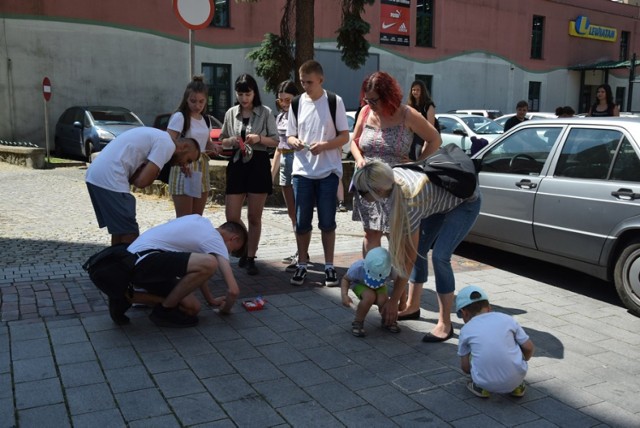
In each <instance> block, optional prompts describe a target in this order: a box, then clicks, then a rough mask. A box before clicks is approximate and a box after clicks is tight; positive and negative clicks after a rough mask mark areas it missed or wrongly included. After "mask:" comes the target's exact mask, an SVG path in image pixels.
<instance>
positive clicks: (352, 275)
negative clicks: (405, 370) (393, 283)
mask: <svg viewBox="0 0 640 428" xmlns="http://www.w3.org/2000/svg"><path fill="white" fill-rule="evenodd" d="M397 277H398V274H397V273H396V272H395V271H393V270H392V269H391V256H390V255H389V252H388V251H387V250H386V249H384V248H382V247H377V248H374V249H372V250H371V251H369V252H368V253H367V256H366V257H365V258H364V260H363V259H360V260H357V261H355V262H354V263H353V264H352V265H351V266H350V267H349V270H347V273H346V274H345V275H344V276H343V277H342V281H341V282H340V288H341V294H342V304H343V305H344V306H347V307H349V306H351V304H352V303H353V301H352V300H351V298H350V297H349V294H348V293H349V289H351V290H353V293H354V294H355V295H356V296H357V297H358V298H359V299H360V303H358V307H357V309H356V316H355V319H354V320H353V322H352V323H351V333H352V334H353V335H354V336H356V337H364V335H365V331H364V318H365V317H366V316H367V313H368V312H369V309H371V306H372V305H373V304H374V303H375V304H376V305H378V309H379V310H382V307H383V306H384V305H385V303H387V300H388V296H387V282H388V281H389V280H395V279H397ZM382 328H384V329H386V330H388V331H390V332H391V333H400V327H398V324H397V323H395V322H394V323H393V324H391V325H385V324H384V319H383V320H382Z"/></svg>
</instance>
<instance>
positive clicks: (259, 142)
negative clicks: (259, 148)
mask: <svg viewBox="0 0 640 428" xmlns="http://www.w3.org/2000/svg"><path fill="white" fill-rule="evenodd" d="M261 143H262V135H258V144H261Z"/></svg>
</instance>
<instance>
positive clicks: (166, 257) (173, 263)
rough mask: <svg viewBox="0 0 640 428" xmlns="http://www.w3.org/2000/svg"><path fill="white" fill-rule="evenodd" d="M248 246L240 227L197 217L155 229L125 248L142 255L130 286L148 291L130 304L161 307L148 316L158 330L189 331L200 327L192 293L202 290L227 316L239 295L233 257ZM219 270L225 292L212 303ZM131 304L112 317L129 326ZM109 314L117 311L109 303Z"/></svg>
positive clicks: (235, 224)
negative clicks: (214, 279) (213, 283)
mask: <svg viewBox="0 0 640 428" xmlns="http://www.w3.org/2000/svg"><path fill="white" fill-rule="evenodd" d="M246 242H247V230H246V228H245V227H244V226H242V225H241V224H239V223H235V222H226V223H224V224H222V226H220V227H218V228H214V226H213V224H211V221H209V219H207V218H204V217H202V216H200V215H198V214H191V215H187V216H183V217H178V218H176V219H174V220H171V221H169V222H167V223H164V224H161V225H158V226H155V227H152V228H151V229H149V230H147V231H145V232H143V233H142V234H141V235H140V236H139V237H138V238H137V239H136V240H135V241H133V243H132V244H131V245H129V247H127V250H128V251H129V252H130V253H133V254H135V255H137V256H138V260H137V261H136V265H135V267H134V268H133V276H132V278H131V283H132V284H134V286H135V287H136V288H137V289H144V290H145V291H146V293H134V297H133V298H132V303H138V302H141V303H150V302H154V303H157V304H156V306H155V307H154V308H153V310H152V312H151V315H150V318H151V320H152V321H153V322H154V323H156V324H158V325H160V326H166V327H190V326H193V325H196V324H197V323H198V318H197V316H196V314H197V313H198V312H199V311H200V302H199V301H198V299H197V298H196V296H195V295H194V294H193V291H195V290H196V289H197V288H200V289H201V291H202V292H203V294H204V295H205V297H206V299H207V301H208V302H209V303H210V304H213V305H217V306H220V313H223V314H227V313H229V312H230V311H231V308H232V307H233V304H234V303H235V301H236V299H237V297H238V294H239V292H240V289H239V288H238V284H237V282H236V280H235V277H234V275H233V270H232V269H231V264H230V263H229V254H232V255H239V254H242V253H243V252H244V251H245V248H246ZM217 271H220V274H221V275H222V278H223V279H224V281H225V283H226V284H227V293H226V295H225V296H222V297H219V298H217V299H214V298H213V296H211V292H210V291H209V288H208V286H207V282H208V280H209V279H210V278H211V277H212V276H213V275H214V274H215V273H216V272H217ZM138 298H139V299H138ZM129 306H130V304H128V303H123V304H122V305H121V306H119V312H118V313H111V316H112V317H114V316H115V317H116V319H114V321H116V322H118V321H120V323H123V324H124V323H126V322H127V321H128V319H127V318H126V316H125V315H124V313H125V312H126V310H127V309H128V308H129ZM110 310H117V309H115V308H112V307H111V305H110Z"/></svg>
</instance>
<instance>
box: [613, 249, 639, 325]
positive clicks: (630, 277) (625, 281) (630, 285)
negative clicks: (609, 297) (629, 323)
mask: <svg viewBox="0 0 640 428" xmlns="http://www.w3.org/2000/svg"><path fill="white" fill-rule="evenodd" d="M614 281H615V284H616V291H617V292H618V296H620V300H622V303H624V305H625V306H626V307H627V309H629V311H630V312H631V313H633V314H634V315H637V316H640V240H638V239H636V240H633V241H631V242H629V243H628V244H627V246H626V247H625V249H624V250H623V251H622V253H620V256H619V257H618V260H617V262H616V267H615V271H614Z"/></svg>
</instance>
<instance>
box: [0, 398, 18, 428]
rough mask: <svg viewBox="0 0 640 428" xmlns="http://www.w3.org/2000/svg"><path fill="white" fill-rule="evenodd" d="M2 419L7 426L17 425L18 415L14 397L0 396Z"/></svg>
mask: <svg viewBox="0 0 640 428" xmlns="http://www.w3.org/2000/svg"><path fill="white" fill-rule="evenodd" d="M0 421H2V423H3V424H4V426H7V427H11V428H13V427H15V426H17V425H16V417H15V406H14V403H13V397H11V396H9V397H6V398H2V397H0Z"/></svg>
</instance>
